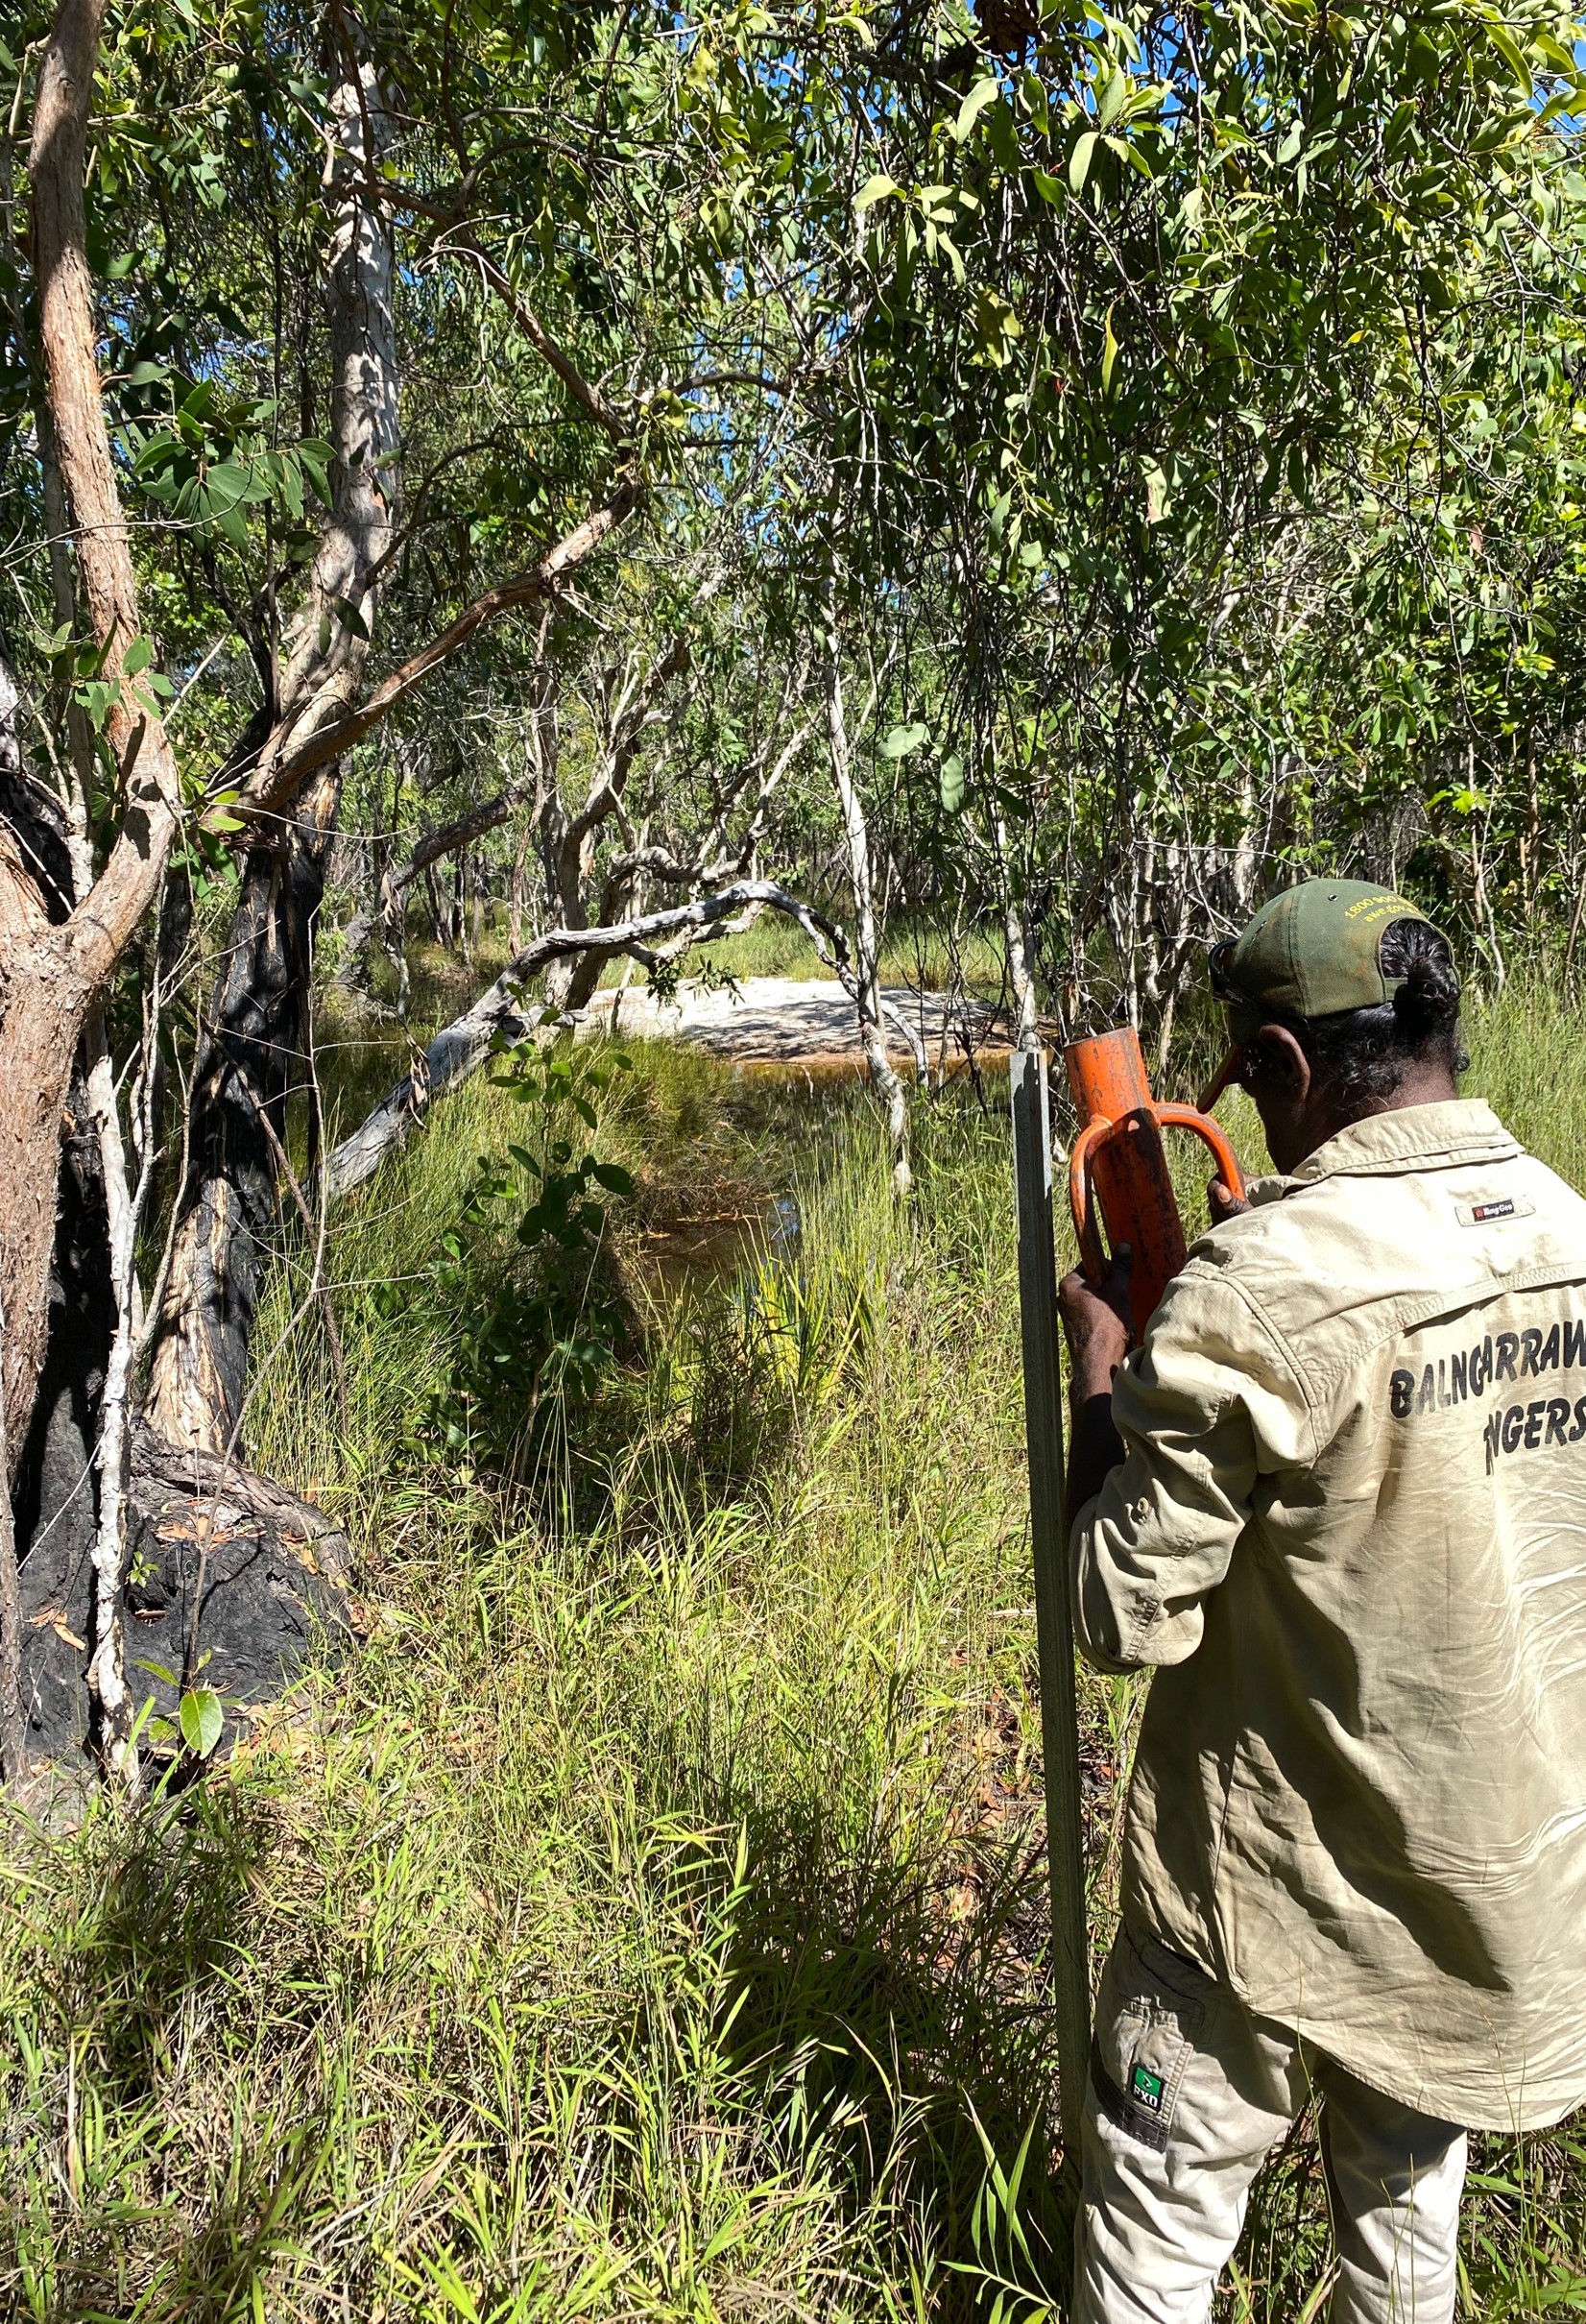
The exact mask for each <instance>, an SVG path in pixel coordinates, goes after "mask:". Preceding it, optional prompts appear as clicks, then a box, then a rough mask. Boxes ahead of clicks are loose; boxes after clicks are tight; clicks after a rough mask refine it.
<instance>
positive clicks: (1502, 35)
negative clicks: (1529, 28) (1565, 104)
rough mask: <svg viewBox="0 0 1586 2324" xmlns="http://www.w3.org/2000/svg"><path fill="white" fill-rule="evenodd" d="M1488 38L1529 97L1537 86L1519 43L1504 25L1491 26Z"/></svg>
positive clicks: (1488, 29) (1488, 28) (1489, 26)
mask: <svg viewBox="0 0 1586 2324" xmlns="http://www.w3.org/2000/svg"><path fill="white" fill-rule="evenodd" d="M1487 36H1488V38H1489V39H1490V40H1491V42H1492V44H1493V46H1494V48H1495V49H1497V51H1498V53H1499V55H1500V56H1501V57H1502V60H1503V61H1504V63H1505V64H1506V65H1507V66H1508V68H1509V70H1510V72H1511V73H1513V75H1514V77H1515V79H1516V80H1517V81H1518V82H1519V84H1520V85H1521V87H1522V88H1523V89H1524V90H1525V92H1526V96H1527V97H1529V96H1530V95H1531V93H1532V90H1533V87H1534V84H1533V82H1532V80H1531V68H1530V66H1529V65H1528V64H1527V63H1526V59H1525V55H1524V53H1523V52H1522V50H1521V47H1520V43H1519V41H1518V40H1516V38H1515V36H1514V35H1513V34H1512V33H1511V32H1510V31H1509V29H1508V27H1507V26H1506V25H1502V24H1489V25H1488V27H1487Z"/></svg>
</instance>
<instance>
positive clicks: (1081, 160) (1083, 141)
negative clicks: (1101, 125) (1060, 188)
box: [1069, 129, 1096, 194]
mask: <svg viewBox="0 0 1586 2324" xmlns="http://www.w3.org/2000/svg"><path fill="white" fill-rule="evenodd" d="M1095 141H1096V133H1095V131H1094V130H1093V129H1088V130H1086V131H1085V132H1084V133H1083V134H1082V135H1080V136H1079V137H1077V138H1076V139H1075V140H1074V150H1073V152H1072V153H1071V154H1070V155H1069V192H1070V193H1071V194H1082V193H1083V192H1084V191H1085V181H1086V179H1087V178H1088V177H1089V176H1090V172H1091V156H1092V155H1093V153H1094V152H1095Z"/></svg>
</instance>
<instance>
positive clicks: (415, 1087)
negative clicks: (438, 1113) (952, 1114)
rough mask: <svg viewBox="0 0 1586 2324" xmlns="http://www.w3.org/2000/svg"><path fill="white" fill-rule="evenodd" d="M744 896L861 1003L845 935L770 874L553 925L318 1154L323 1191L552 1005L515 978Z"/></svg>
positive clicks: (369, 1159) (733, 904)
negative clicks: (527, 992)
mask: <svg viewBox="0 0 1586 2324" xmlns="http://www.w3.org/2000/svg"><path fill="white" fill-rule="evenodd" d="M746 906H751V907H755V906H757V907H759V908H762V909H764V908H769V909H770V910H772V911H780V912H785V913H786V914H787V916H788V917H789V919H792V920H796V921H797V922H798V924H799V926H800V927H801V928H802V929H803V930H804V932H805V935H806V936H807V937H808V938H809V940H810V942H811V944H813V946H814V947H815V951H816V953H817V955H818V956H819V957H820V958H821V959H822V960H823V961H825V962H826V964H827V965H828V966H829V967H830V968H834V969H835V970H836V972H837V976H838V979H839V980H840V981H841V983H842V986H843V989H844V991H845V992H846V993H847V994H848V996H849V998H850V1000H851V1001H853V1005H854V1006H855V1008H860V1007H861V1004H860V999H859V986H858V983H857V980H855V978H854V974H853V966H852V963H851V961H850V958H849V950H848V939H847V938H846V937H845V935H844V934H843V932H842V930H841V929H840V928H839V927H838V926H837V924H836V922H835V921H834V920H829V919H828V918H827V916H826V914H825V913H824V912H820V911H817V910H816V909H815V908H814V906H813V905H810V904H805V902H804V901H803V899H802V898H801V897H798V896H793V895H789V894H788V892H787V890H786V889H785V888H781V887H779V886H777V884H775V882H774V881H771V880H740V881H738V882H736V883H735V884H734V885H733V886H732V887H724V888H722V889H721V890H720V892H719V893H718V894H716V895H713V896H696V897H695V898H694V899H693V901H692V902H691V903H689V904H675V905H672V906H670V907H668V908H667V909H666V910H664V911H656V912H644V913H642V914H640V915H639V916H638V917H637V919H633V920H623V921H619V922H618V923H616V924H615V925H614V926H613V927H611V928H553V929H549V930H547V931H546V932H545V934H544V935H542V936H537V937H536V938H535V940H534V942H533V943H532V944H529V945H526V946H525V947H524V949H523V951H522V952H520V953H519V954H518V955H517V958H516V959H514V960H511V961H509V963H508V964H507V967H506V968H505V969H504V970H503V972H502V974H501V975H500V976H499V977H498V978H497V979H496V980H495V982H494V983H493V985H492V986H491V987H490V990H489V991H488V992H485V993H482V994H481V995H480V997H479V999H478V1000H477V1001H475V1002H474V1004H473V1005H472V1007H471V1008H469V1009H467V1010H466V1011H465V1012H464V1014H463V1015H462V1016H460V1017H457V1018H454V1019H453V1021H452V1023H451V1024H450V1025H447V1026H445V1027H443V1028H442V1029H441V1031H440V1032H438V1033H437V1034H436V1036H435V1038H434V1040H433V1041H432V1042H431V1043H430V1045H429V1047H428V1049H427V1050H426V1051H425V1052H424V1053H423V1057H422V1059H421V1060H420V1059H417V1058H416V1060H415V1066H414V1070H413V1071H412V1072H411V1073H407V1074H404V1075H403V1077H402V1078H401V1079H400V1080H399V1081H398V1082H397V1084H396V1086H395V1088H393V1089H391V1090H389V1091H388V1092H387V1093H386V1095H385V1097H384V1098H382V1099H381V1101H380V1102H379V1104H378V1105H376V1106H375V1108H374V1110H373V1112H372V1114H370V1115H369V1116H368V1118H367V1119H366V1120H365V1121H364V1122H362V1123H361V1124H360V1125H359V1126H358V1127H357V1128H356V1129H355V1130H354V1131H353V1132H352V1134H351V1136H350V1137H348V1138H344V1139H343V1140H342V1142H341V1144H340V1145H339V1146H338V1147H336V1148H335V1150H333V1151H332V1152H331V1153H330V1154H329V1156H328V1157H327V1158H326V1161H325V1166H324V1175H325V1186H326V1191H327V1196H328V1198H329V1199H330V1200H331V1201H337V1200H339V1199H340V1198H341V1197H342V1196H343V1195H347V1194H350V1193H351V1191H352V1189H353V1188H354V1187H355V1186H361V1185H362V1184H363V1183H364V1180H365V1179H366V1178H369V1177H372V1175H373V1174H374V1172H375V1171H376V1170H377V1169H378V1168H379V1166H380V1163H381V1162H382V1161H383V1160H384V1159H385V1156H386V1155H387V1154H388V1153H390V1152H391V1151H392V1150H393V1149H394V1148H396V1147H399V1146H402V1145H403V1144H405V1142H406V1139H407V1135H408V1132H409V1131H410V1129H411V1128H412V1126H413V1125H414V1123H415V1122H417V1121H419V1120H420V1119H421V1117H422V1116H423V1115H424V1114H425V1113H427V1112H428V1110H429V1108H430V1106H431V1105H432V1104H433V1103H434V1102H435V1100H436V1098H437V1097H438V1096H439V1095H440V1093H441V1091H442V1090H443V1089H445V1088H446V1087H447V1085H448V1084H449V1083H451V1082H454V1081H461V1080H463V1079H465V1078H466V1077H467V1076H468V1075H469V1074H470V1073H472V1072H473V1071H474V1069H475V1068H476V1067H477V1066H478V1065H479V1064H481V1063H482V1062H483V1060H484V1058H485V1057H486V1056H487V1055H488V1054H489V1053H490V1047H491V1043H492V1041H493V1038H494V1036H495V1035H496V1034H497V1033H498V1032H499V1033H502V1034H505V1035H506V1037H507V1038H508V1039H509V1040H517V1039H520V1038H521V1036H522V1035H523V1034H524V1033H525V1032H527V1031H528V1030H529V1029H531V1028H532V1027H533V1026H535V1025H538V1024H539V1023H541V1020H542V1019H543V1018H545V1017H546V1016H547V1015H549V1014H551V1013H552V1012H550V1011H548V1010H546V1009H543V1008H541V1007H538V1006H535V1005H526V1004H525V1002H524V999H523V988H524V986H525V985H526V984H527V983H528V982H529V980H530V979H531V978H533V977H535V976H538V975H539V973H540V971H541V969H543V968H548V967H549V966H550V964H551V962H552V961H553V960H561V959H565V958H566V957H567V956H568V955H569V954H573V953H596V954H600V955H604V956H608V957H610V956H612V955H613V954H615V953H625V952H631V953H636V954H638V955H639V956H642V955H643V951H644V948H646V947H648V946H649V945H650V944H652V943H653V942H654V941H656V940H657V939H658V938H659V939H661V940H664V939H666V938H668V937H671V938H677V937H685V938H692V937H694V936H697V935H699V934H702V933H703V932H704V931H705V930H706V929H708V928H711V927H714V926H715V925H716V924H717V923H718V922H720V921H723V920H730V919H731V918H732V917H733V914H734V913H735V912H738V911H741V910H743V909H744V908H745V907H746Z"/></svg>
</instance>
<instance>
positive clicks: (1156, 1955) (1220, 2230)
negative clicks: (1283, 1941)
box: [1072, 1929, 1465, 2324]
mask: <svg viewBox="0 0 1586 2324" xmlns="http://www.w3.org/2000/svg"><path fill="white" fill-rule="evenodd" d="M1312 2094H1315V2095H1317V2096H1319V2097H1320V2099H1321V2101H1322V2104H1321V2115H1320V2121H1321V2138H1322V2152H1323V2157H1324V2161H1325V2163H1326V2167H1327V2178H1328V2188H1329V2192H1330V2195H1331V2198H1332V2210H1333V2228H1334V2243H1335V2246H1336V2251H1337V2263H1338V2272H1337V2280H1336V2282H1335V2284H1334V2290H1333V2300H1332V2305H1331V2307H1330V2308H1329V2310H1328V2316H1329V2320H1330V2324H1450V2319H1451V2318H1452V2316H1453V2314H1454V2291H1455V2287H1456V2259H1455V2255H1456V2252H1457V2248H1458V2235H1459V2195H1460V2190H1461V2188H1462V2187H1463V2184H1464V2178H1465V2134H1464V2132H1463V2131H1462V2130H1460V2129H1459V2128H1458V2127H1457V2125H1455V2124H1454V2123H1453V2122H1437V2121H1433V2120H1432V2119H1431V2118H1430V2117H1428V2116H1426V2115H1421V2114H1416V2113H1414V2112H1413V2111H1412V2110H1411V2109H1410V2108H1409V2107H1407V2106H1402V2105H1400V2104H1399V2102H1398V2101H1397V2099H1394V2098H1385V2097H1383V2096H1382V2094H1380V2093H1379V2092H1377V2091H1374V2090H1368V2089H1367V2088H1366V2086H1365V2084H1364V2083H1363V2082H1358V2081H1357V2080H1356V2079H1355V2077H1354V2075H1353V2074H1349V2073H1346V2072H1345V2071H1344V2070H1343V2069H1342V2067H1340V2066H1338V2065H1337V2064H1336V2063H1335V2062H1334V2060H1333V2059H1331V2058H1326V2057H1321V2056H1318V2055H1317V2054H1316V2053H1315V2052H1313V2051H1311V2050H1309V2049H1307V2050H1306V2051H1305V2052H1304V2053H1303V2054H1302V2051H1301V2046H1300V2044H1299V2042H1298V2040H1297V2039H1296V2037H1295V2035H1294V2034H1293V2033H1291V2032H1289V2031H1288V2030H1287V2028H1286V2027H1285V2026H1282V2025H1274V2024H1272V2023H1271V2022H1270V2021H1267V2020H1265V2019H1262V2018H1252V2017H1251V2016H1250V2015H1249V2014H1248V2013H1247V2012H1246V2011H1245V2010H1244V2009H1243V2008H1242V2007H1241V2005H1240V2003H1239V2002H1238V2000H1237V1999H1236V1998H1235V1997H1234V1996H1233V1995H1232V1994H1231V1993H1229V1992H1228V1991H1226V1989H1225V1988H1223V1987H1221V1986H1218V1985H1215V1984H1214V1983H1213V1982H1212V1980H1211V1979H1210V1978H1208V1977H1206V1976H1205V1975H1203V1974H1202V1973H1201V1971H1200V1970H1198V1969H1197V1968H1195V1967H1194V1965H1193V1964H1192V1963H1190V1962H1189V1961H1186V1960H1184V1959H1183V1958H1182V1957H1181V1956H1180V1955H1179V1954H1177V1953H1174V1952H1169V1951H1168V1950H1167V1949H1165V1947H1164V1946H1161V1945H1159V1944H1157V1943H1156V1942H1155V1940H1154V1939H1153V1938H1151V1937H1147V1936H1144V1935H1141V1934H1140V1933H1139V1932H1131V1931H1130V1930H1128V1929H1123V1930H1120V1931H1119V1934H1118V1939H1117V1944H1116V1945H1115V1946H1114V1948H1113V1950H1112V1953H1111V1955H1110V1956H1109V1958H1108V1962H1107V1966H1106V1969H1105V1970H1104V1971H1103V1973H1102V1978H1101V1992H1100V1996H1099V1997H1098V2000H1097V2004H1096V2034H1095V2044H1094V2046H1093V2050H1092V2053H1091V2083H1090V2089H1089V2091H1088V2093H1087V2095H1086V2105H1085V2151H1084V2181H1085V2183H1084V2197H1083V2201H1082V2205H1081V2210H1080V2216H1079V2221H1078V2227H1077V2231H1076V2237H1075V2246H1074V2263H1075V2281H1074V2305H1073V2311H1072V2324H1204V2320H1205V2319H1206V2318H1207V2317H1208V2316H1210V2314H1211V2312H1212V2300H1213V2295H1214V2291H1215V2289H1216V2283H1217V2278H1218V2276H1219V2275H1220V2274H1221V2272H1222V2269H1223V2267H1224V2265H1225V2264H1226V2263H1227V2262H1228V2260H1229V2259H1230V2258H1232V2256H1233V2252H1234V2248H1235V2245H1236V2244H1237V2243H1238V2239H1239V2230H1240V2228H1241V2227H1242V2226H1243V2224H1244V2213H1245V2203H1246V2199H1247V2197H1248V2195H1249V2192H1250V2185H1251V2181H1252V2180H1253V2179H1254V2178H1255V2176H1256V2173H1257V2171H1258V2170H1259V2169H1260V2168H1261V2166H1262V2161H1263V2159H1264V2158H1265V2156H1266V2155H1267V2153H1268V2152H1269V2151H1270V2149H1271V2148H1272V2146H1273V2145H1274V2144H1275V2143H1276V2142H1277V2141H1278V2140H1279V2139H1281V2138H1282V2137H1283V2135H1284V2133H1285V2132H1286V2130H1287V2128H1288V2126H1289V2124H1290V2123H1291V2122H1292V2121H1293V2119H1294V2117H1295V2116H1296V2115H1297V2114H1298V2113H1299V2111H1300V2109H1301V2107H1302V2106H1304V2104H1305V2103H1306V2101H1307V2099H1308V2098H1310V2096H1311V2095H1312Z"/></svg>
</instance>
